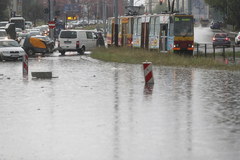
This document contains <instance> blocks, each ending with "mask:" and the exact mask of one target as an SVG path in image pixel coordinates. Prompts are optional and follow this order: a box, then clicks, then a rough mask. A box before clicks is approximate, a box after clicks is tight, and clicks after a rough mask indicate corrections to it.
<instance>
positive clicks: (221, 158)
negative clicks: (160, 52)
mask: <svg viewBox="0 0 240 160" xmlns="http://www.w3.org/2000/svg"><path fill="white" fill-rule="evenodd" d="M36 71H52V72H53V75H54V76H57V77H58V78H54V79H33V78H32V77H31V75H29V77H28V79H27V80H26V79H23V77H22V64H21V63H20V62H0V94H1V98H0V106H1V107H0V128H1V130H0V141H1V144H0V159H1V160H20V159H21V160H33V159H35V160H56V159H57V160H79V159H86V160H159V159H161V160H171V159H177V160H203V159H211V160H226V159H231V160H239V157H240V152H239V151H240V119H239V116H240V99H239V97H240V91H239V88H240V73H239V72H228V71H217V70H203V69H186V68H176V67H163V66H160V67H157V66H153V74H154V79H155V84H154V85H153V86H145V84H144V78H143V71H142V65H129V64H118V63H106V62H102V61H98V60H94V59H91V58H90V57H89V56H88V55H83V56H74V54H73V55H70V54H68V55H67V56H64V57H59V53H57V52H56V53H54V55H53V56H52V57H44V58H30V59H29V72H36Z"/></svg>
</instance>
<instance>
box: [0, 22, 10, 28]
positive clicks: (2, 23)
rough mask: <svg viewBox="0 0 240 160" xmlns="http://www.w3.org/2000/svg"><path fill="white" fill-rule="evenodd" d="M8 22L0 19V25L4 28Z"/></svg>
mask: <svg viewBox="0 0 240 160" xmlns="http://www.w3.org/2000/svg"><path fill="white" fill-rule="evenodd" d="M8 23H9V22H8V21H1V22H0V27H3V28H5V26H6V25H7V24H8Z"/></svg>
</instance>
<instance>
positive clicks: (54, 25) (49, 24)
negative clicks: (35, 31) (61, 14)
mask: <svg viewBox="0 0 240 160" xmlns="http://www.w3.org/2000/svg"><path fill="white" fill-rule="evenodd" d="M48 27H49V29H53V28H55V27H56V22H55V21H49V22H48Z"/></svg>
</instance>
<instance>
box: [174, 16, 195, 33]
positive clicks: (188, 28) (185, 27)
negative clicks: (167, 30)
mask: <svg viewBox="0 0 240 160" xmlns="http://www.w3.org/2000/svg"><path fill="white" fill-rule="evenodd" d="M174 35H175V36H184V37H186V36H193V19H192V17H175V19H174Z"/></svg>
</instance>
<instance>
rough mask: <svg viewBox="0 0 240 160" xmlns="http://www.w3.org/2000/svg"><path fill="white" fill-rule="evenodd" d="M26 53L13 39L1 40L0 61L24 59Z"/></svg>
mask: <svg viewBox="0 0 240 160" xmlns="http://www.w3.org/2000/svg"><path fill="white" fill-rule="evenodd" d="M25 54H26V52H25V51H24V50H23V48H22V47H21V46H20V45H19V44H18V42H17V41H15V40H12V39H0V61H3V60H5V61H8V60H19V59H22V57H23V55H25Z"/></svg>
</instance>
